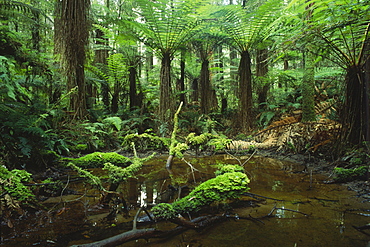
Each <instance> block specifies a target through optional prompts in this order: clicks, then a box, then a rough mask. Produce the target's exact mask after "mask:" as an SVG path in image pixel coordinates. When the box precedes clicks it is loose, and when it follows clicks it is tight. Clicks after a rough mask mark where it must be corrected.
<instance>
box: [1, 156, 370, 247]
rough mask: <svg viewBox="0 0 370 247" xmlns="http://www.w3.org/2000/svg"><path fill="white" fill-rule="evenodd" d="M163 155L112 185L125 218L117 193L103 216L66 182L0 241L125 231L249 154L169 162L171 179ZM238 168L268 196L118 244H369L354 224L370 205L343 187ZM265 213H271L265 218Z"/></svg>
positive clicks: (82, 238) (283, 166) (286, 170)
mask: <svg viewBox="0 0 370 247" xmlns="http://www.w3.org/2000/svg"><path fill="white" fill-rule="evenodd" d="M166 158H167V157H157V158H155V159H153V160H151V161H150V162H148V163H146V164H145V166H144V168H143V169H142V170H141V174H143V175H140V176H138V178H137V179H130V180H129V181H127V182H125V183H124V184H121V185H120V187H119V189H118V191H120V193H121V194H122V198H125V200H126V203H127V206H128V208H129V216H127V217H126V216H125V212H124V210H123V209H122V207H123V206H124V204H122V200H119V197H117V198H116V199H115V205H116V212H117V214H113V215H112V217H107V215H108V214H109V213H110V212H112V210H111V209H102V208H100V207H99V205H98V202H99V197H100V194H99V192H98V191H96V190H94V189H93V188H90V187H89V186H86V185H84V184H83V183H82V182H77V183H70V184H69V185H68V190H69V191H77V192H78V193H77V194H76V193H75V194H69V195H63V196H58V197H53V198H49V199H47V200H46V201H44V202H43V203H44V205H45V206H46V207H47V208H48V209H50V210H49V211H48V212H47V213H45V212H39V215H37V216H36V218H33V219H30V220H26V221H24V223H22V224H15V226H14V227H13V228H12V229H9V228H8V227H6V226H1V229H2V231H1V234H2V243H1V244H0V245H1V246H69V245H72V244H81V243H89V242H92V241H97V240H101V239H104V238H107V237H110V236H113V235H116V234H119V233H122V232H124V231H128V230H130V229H131V228H132V219H133V216H134V215H135V213H136V211H137V209H138V207H140V206H142V205H151V204H153V203H158V202H160V201H171V200H173V199H176V198H177V197H178V195H179V194H181V195H182V196H183V195H184V194H185V193H186V192H187V189H186V188H187V187H193V186H195V185H196V184H199V183H200V182H202V181H205V180H207V179H209V178H211V177H214V172H215V170H216V168H217V167H216V164H219V163H232V164H238V162H239V161H240V162H244V160H246V159H247V158H249V156H246V157H238V159H239V161H238V160H236V159H234V158H232V157H230V156H227V155H225V156H224V155H218V156H210V157H204V158H194V157H193V158H187V159H186V160H187V162H189V163H190V164H192V166H193V167H194V168H195V169H196V171H194V170H192V168H191V167H190V166H189V165H188V164H187V163H185V162H184V161H180V160H174V164H173V175H172V176H171V177H170V176H169V173H168V172H167V171H166V170H165V168H164V164H165V161H166ZM245 168H246V173H247V175H248V177H249V178H250V179H251V183H250V184H249V187H250V188H251V189H250V192H251V193H253V194H257V195H261V196H265V197H268V198H270V199H265V200H263V201H261V200H259V201H257V200H255V199H254V198H252V197H249V196H246V197H245V198H242V202H241V203H239V204H238V206H237V207H236V208H235V209H234V210H233V211H232V212H230V214H232V215H235V219H228V220H227V221H225V222H222V223H219V224H215V225H213V226H212V227H208V228H206V229H205V230H202V231H194V230H188V231H185V232H183V233H182V234H180V235H177V236H174V237H172V238H169V239H166V240H163V239H162V240H158V239H150V240H148V241H146V240H138V241H133V242H129V243H126V244H124V245H122V246H132V247H133V246H135V247H136V246H152V247H154V246H179V247H182V246H184V247H185V246H193V247H208V246H225V247H226V246H253V247H254V246H263V247H269V246H271V247H275V246H278V247H281V246H284V247H285V246H289V247H296V246H299V247H301V246H302V247H303V246H306V247H308V246H310V247H312V246H315V247H319V246H325V247H328V246H336V247H349V246H354V247H368V246H370V236H369V235H366V234H364V233H362V232H360V231H358V230H356V229H355V228H354V226H355V227H358V226H363V225H366V224H367V223H369V219H370V218H369V216H370V213H369V209H370V207H369V206H370V204H369V202H361V200H360V199H359V198H357V196H356V194H355V193H353V192H351V191H348V190H347V188H345V187H344V186H341V185H338V184H325V183H324V181H325V180H326V179H327V178H326V177H324V176H322V175H317V174H313V175H312V176H311V175H310V174H309V173H308V172H306V170H305V167H304V165H301V164H296V163H292V162H288V161H282V160H276V159H270V158H265V157H253V158H252V159H250V160H249V161H248V162H247V163H246V164H245ZM192 171H194V172H192ZM96 172H101V171H100V170H96ZM174 184H177V185H180V186H183V189H182V190H180V191H179V190H177V189H176V188H174V187H172V186H171V185H174ZM185 185H186V186H185ZM66 191H67V190H66ZM243 202H244V203H243ZM112 206H113V205H112ZM274 207H275V208H276V209H275V210H273V209H274ZM272 210H273V213H272V216H274V217H265V216H267V215H268V214H269V213H270V212H271V211H272ZM245 218H248V219H245ZM146 227H156V228H158V229H162V230H163V229H171V228H173V227H175V225H173V224H171V223H166V222H162V223H157V224H153V225H148V224H139V226H138V228H146ZM365 231H369V232H370V230H365ZM369 232H366V233H369Z"/></svg>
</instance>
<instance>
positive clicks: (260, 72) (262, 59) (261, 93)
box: [256, 49, 270, 109]
mask: <svg viewBox="0 0 370 247" xmlns="http://www.w3.org/2000/svg"><path fill="white" fill-rule="evenodd" d="M267 59H268V50H267V49H258V50H257V56H256V65H257V67H256V76H257V78H258V81H259V84H260V85H259V86H258V91H257V95H258V106H259V108H260V109H263V108H265V107H266V105H264V104H262V103H266V102H267V93H268V90H269V89H270V83H269V82H268V81H267V80H266V75H267V73H268V64H267Z"/></svg>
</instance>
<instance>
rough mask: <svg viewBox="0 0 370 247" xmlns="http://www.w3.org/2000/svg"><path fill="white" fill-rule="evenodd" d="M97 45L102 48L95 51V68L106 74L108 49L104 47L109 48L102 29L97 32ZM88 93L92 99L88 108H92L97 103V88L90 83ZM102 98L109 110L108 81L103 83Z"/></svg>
mask: <svg viewBox="0 0 370 247" xmlns="http://www.w3.org/2000/svg"><path fill="white" fill-rule="evenodd" d="M95 44H96V45H99V46H101V47H99V48H98V49H96V50H95V57H94V64H95V66H97V67H99V68H100V69H101V70H102V71H103V72H104V73H106V72H107V58H108V49H106V48H105V47H104V46H108V39H107V38H105V37H104V33H103V32H102V31H101V30H100V29H96V30H95ZM87 93H88V95H89V97H90V100H89V102H88V107H89V108H92V107H93V104H95V103H96V98H97V96H98V95H97V94H98V93H97V88H96V87H95V86H94V85H93V84H92V83H90V84H88V85H87ZM101 97H102V101H103V104H104V106H105V108H106V109H108V108H109V88H108V83H107V82H106V81H104V82H102V83H101Z"/></svg>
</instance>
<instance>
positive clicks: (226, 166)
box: [215, 164, 244, 176]
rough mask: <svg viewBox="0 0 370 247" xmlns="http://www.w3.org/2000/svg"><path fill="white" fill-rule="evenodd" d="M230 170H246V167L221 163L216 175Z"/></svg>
mask: <svg viewBox="0 0 370 247" xmlns="http://www.w3.org/2000/svg"><path fill="white" fill-rule="evenodd" d="M228 172H244V168H243V167H242V166H240V165H230V164H219V165H218V170H217V171H216V172H215V175H216V176H219V175H222V174H225V173H228Z"/></svg>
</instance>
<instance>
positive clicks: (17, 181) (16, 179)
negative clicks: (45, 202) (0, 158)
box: [0, 166, 34, 205]
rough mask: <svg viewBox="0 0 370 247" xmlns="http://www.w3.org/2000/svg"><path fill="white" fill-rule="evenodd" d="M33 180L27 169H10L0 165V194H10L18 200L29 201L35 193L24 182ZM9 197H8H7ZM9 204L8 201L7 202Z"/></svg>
mask: <svg viewBox="0 0 370 247" xmlns="http://www.w3.org/2000/svg"><path fill="white" fill-rule="evenodd" d="M30 180H31V174H30V173H28V172H27V171H25V170H18V169H14V170H11V171H9V170H8V169H6V168H5V167H3V166H0V195H1V198H3V196H5V195H8V196H10V197H11V198H12V199H13V200H16V201H27V200H29V199H31V198H33V196H34V195H33V194H32V192H31V190H30V189H29V187H27V186H25V185H24V183H26V182H29V181H30ZM5 198H7V197H5ZM5 205H8V203H5Z"/></svg>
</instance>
